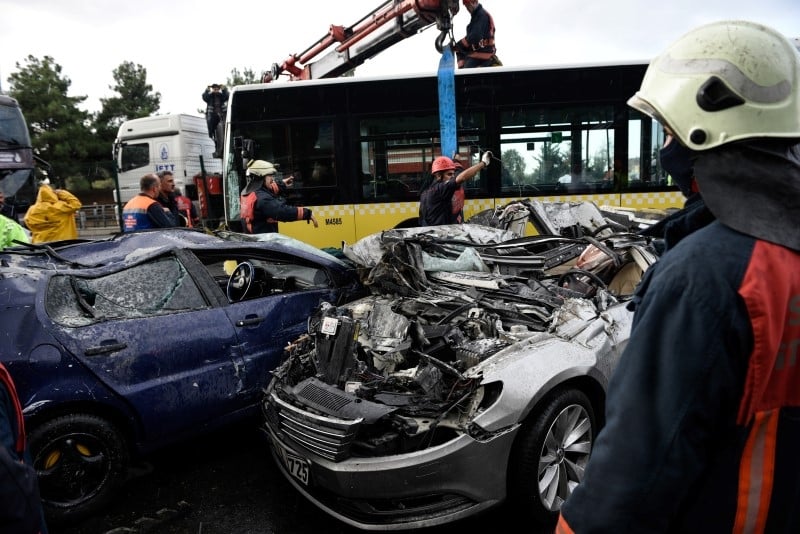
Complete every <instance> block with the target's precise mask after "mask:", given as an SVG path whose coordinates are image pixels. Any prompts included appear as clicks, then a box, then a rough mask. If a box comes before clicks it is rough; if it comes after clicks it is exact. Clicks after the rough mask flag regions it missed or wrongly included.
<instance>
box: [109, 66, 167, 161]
mask: <svg viewBox="0 0 800 534" xmlns="http://www.w3.org/2000/svg"><path fill="white" fill-rule="evenodd" d="M112 76H113V78H114V82H115V83H114V85H109V86H108V88H109V89H111V90H112V91H114V92H116V93H117V94H118V95H119V96H112V97H109V98H101V99H100V104H101V106H102V107H101V109H100V112H99V113H98V114H97V116H96V117H95V121H94V128H95V131H96V133H97V136H98V137H101V138H102V139H103V141H104V142H107V143H108V145H109V146H110V145H111V143H112V142H113V141H114V138H115V137H116V134H117V130H119V126H120V125H121V124H122V123H123V122H125V121H126V120H130V119H138V118H139V117H148V116H150V115H153V114H154V113H156V112H157V111H158V109H159V107H160V106H161V93H159V92H153V86H152V85H150V84H149V83H147V69H145V68H144V67H142V66H141V65H138V64H134V63H133V62H131V61H124V62H122V63H121V64H120V65H119V66H118V67H117V68H116V69H114V71H113V73H112Z"/></svg>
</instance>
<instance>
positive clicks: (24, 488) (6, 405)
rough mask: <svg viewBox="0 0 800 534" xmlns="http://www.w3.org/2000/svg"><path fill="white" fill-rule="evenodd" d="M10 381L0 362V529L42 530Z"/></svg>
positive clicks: (33, 475) (23, 532)
mask: <svg viewBox="0 0 800 534" xmlns="http://www.w3.org/2000/svg"><path fill="white" fill-rule="evenodd" d="M26 447H27V446H26V443H25V426H24V421H23V418H22V408H21V406H20V402H19V397H18V396H17V392H16V388H15V387H14V382H13V381H12V379H11V375H9V373H8V371H7V370H6V368H5V367H4V366H3V364H1V363H0V532H4V533H5V532H8V533H19V534H35V533H44V532H46V530H47V529H46V528H45V527H44V516H43V515H42V505H41V501H40V499H39V485H38V481H37V478H36V470H35V469H34V468H33V466H32V465H31V462H30V455H29V454H28V452H27V448H26Z"/></svg>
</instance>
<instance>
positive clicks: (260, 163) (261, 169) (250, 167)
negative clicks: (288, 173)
mask: <svg viewBox="0 0 800 534" xmlns="http://www.w3.org/2000/svg"><path fill="white" fill-rule="evenodd" d="M276 172H278V171H277V169H276V168H275V165H273V164H272V163H270V162H269V161H264V160H262V159H256V160H252V161H251V162H250V163H248V164H247V176H259V177H262V178H263V177H264V176H269V175H273V174H275V173H276Z"/></svg>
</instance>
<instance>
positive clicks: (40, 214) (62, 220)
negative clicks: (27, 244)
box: [24, 179, 81, 243]
mask: <svg viewBox="0 0 800 534" xmlns="http://www.w3.org/2000/svg"><path fill="white" fill-rule="evenodd" d="M79 209H81V201H80V200H78V197H76V196H75V195H73V194H72V193H70V192H69V191H66V190H64V189H53V188H52V187H50V181H49V180H47V179H45V180H44V181H43V182H42V185H41V187H39V194H38V195H36V203H35V204H34V205H33V206H31V207H30V208H28V211H27V212H26V213H25V218H24V221H25V225H26V226H27V227H28V230H30V231H31V243H43V242H46V241H60V240H62V239H76V238H77V237H78V227H77V225H76V224H75V212H76V211H78V210H79Z"/></svg>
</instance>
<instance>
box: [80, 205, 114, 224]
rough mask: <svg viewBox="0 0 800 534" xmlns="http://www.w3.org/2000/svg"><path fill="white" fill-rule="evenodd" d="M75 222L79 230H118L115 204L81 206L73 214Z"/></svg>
mask: <svg viewBox="0 0 800 534" xmlns="http://www.w3.org/2000/svg"><path fill="white" fill-rule="evenodd" d="M75 222H76V223H77V225H78V229H79V230H85V229H89V228H108V227H114V228H116V229H117V230H118V229H119V219H118V217H117V205H116V204H90V205H88V206H83V207H82V208H81V209H79V210H78V211H77V212H76V213H75Z"/></svg>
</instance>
